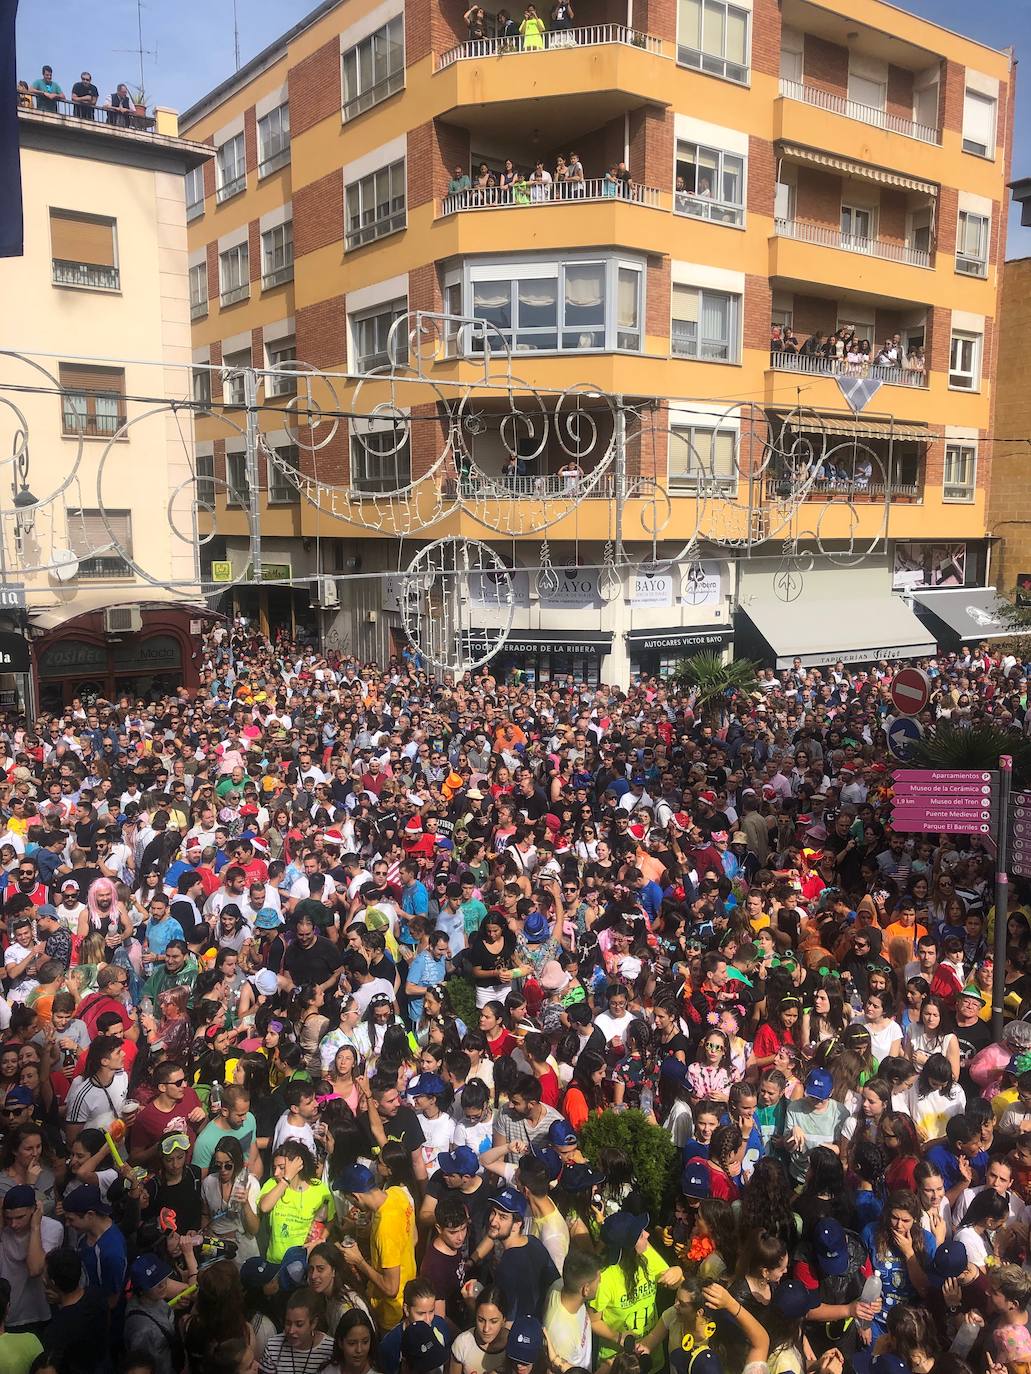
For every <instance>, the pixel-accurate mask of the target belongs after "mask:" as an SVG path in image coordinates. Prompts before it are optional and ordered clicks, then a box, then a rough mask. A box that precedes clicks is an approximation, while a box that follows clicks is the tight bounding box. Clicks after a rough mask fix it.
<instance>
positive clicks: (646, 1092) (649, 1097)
mask: <svg viewBox="0 0 1031 1374" xmlns="http://www.w3.org/2000/svg"><path fill="white" fill-rule="evenodd" d="M654 1106H655V1094H654V1093H653V1092H652V1090H651V1088H649V1087H648V1085H647V1083H646V1084H645V1085H644V1087H643V1088H642V1089H641V1111H642V1112H644V1114H645V1116H648V1115H650V1113H651V1110H652V1108H653V1107H654Z"/></svg>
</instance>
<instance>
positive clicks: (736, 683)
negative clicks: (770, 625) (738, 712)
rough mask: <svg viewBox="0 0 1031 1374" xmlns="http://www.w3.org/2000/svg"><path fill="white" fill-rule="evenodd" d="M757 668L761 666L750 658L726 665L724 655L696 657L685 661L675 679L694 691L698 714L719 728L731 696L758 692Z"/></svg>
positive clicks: (706, 654) (697, 655)
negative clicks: (724, 704) (727, 698)
mask: <svg viewBox="0 0 1031 1374" xmlns="http://www.w3.org/2000/svg"><path fill="white" fill-rule="evenodd" d="M757 668H758V664H756V663H753V662H752V660H751V659H748V658H736V659H734V660H733V661H732V662H731V663H724V661H723V655H722V654H718V653H704V654H694V655H693V656H692V657H691V658H685V659H683V660H682V662H681V663H680V665H679V666H678V668H677V670H676V672H675V673H674V675H673V677H674V681H675V682H678V683H683V684H684V685H685V686H687V687H690V688H692V689H693V691H694V694H695V710H696V711H697V712H699V714H701V715H702V716H705V717H706V718H707V719H708V720H709V721H710V723H714V724H715V723H716V721H718V717H719V715H720V713H721V709H722V706H723V702H724V700H725V699H726V697H727V696H728V694H730V693H732V692H744V693H749V692H754V691H755V690H756V688H757V687H758V685H759V682H758V678H757V677H756V670H757ZM714 718H715V719H714Z"/></svg>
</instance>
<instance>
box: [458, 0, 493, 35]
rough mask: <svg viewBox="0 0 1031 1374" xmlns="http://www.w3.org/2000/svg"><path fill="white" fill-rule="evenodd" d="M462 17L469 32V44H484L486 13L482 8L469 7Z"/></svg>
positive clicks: (479, 6)
mask: <svg viewBox="0 0 1031 1374" xmlns="http://www.w3.org/2000/svg"><path fill="white" fill-rule="evenodd" d="M462 17H463V18H464V20H465V24H466V28H467V29H468V31H469V42H470V43H482V42H484V41H485V39H486V37H487V11H486V10H485V9H484V8H483V6H482V5H470V6H469V8H468V9H467V10H466V12H465V14H464V15H463V16H462Z"/></svg>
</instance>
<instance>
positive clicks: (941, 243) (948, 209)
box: [935, 186, 959, 255]
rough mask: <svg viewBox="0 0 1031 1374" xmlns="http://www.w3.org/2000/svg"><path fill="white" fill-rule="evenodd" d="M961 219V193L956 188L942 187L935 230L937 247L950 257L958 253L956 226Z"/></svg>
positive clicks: (939, 194) (940, 251)
mask: <svg viewBox="0 0 1031 1374" xmlns="http://www.w3.org/2000/svg"><path fill="white" fill-rule="evenodd" d="M958 219H959V192H958V191H957V190H956V188H955V186H942V187H941V189H940V191H939V193H938V214H937V221H936V228H935V236H936V247H937V250H938V252H939V253H941V254H944V255H948V254H950V253H955V251H956V224H957V221H958Z"/></svg>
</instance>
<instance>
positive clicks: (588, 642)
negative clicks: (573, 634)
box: [501, 635, 609, 655]
mask: <svg viewBox="0 0 1031 1374" xmlns="http://www.w3.org/2000/svg"><path fill="white" fill-rule="evenodd" d="M608 651H609V646H608V644H607V643H600V642H599V641H598V640H596V639H585V640H580V639H563V640H562V641H560V642H556V641H555V640H553V639H549V640H542V639H521V638H520V637H519V636H518V635H509V637H508V639H506V640H505V642H504V644H503V645H502V646H501V652H502V653H503V654H536V653H555V654H599V655H601V654H607V653H608Z"/></svg>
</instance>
